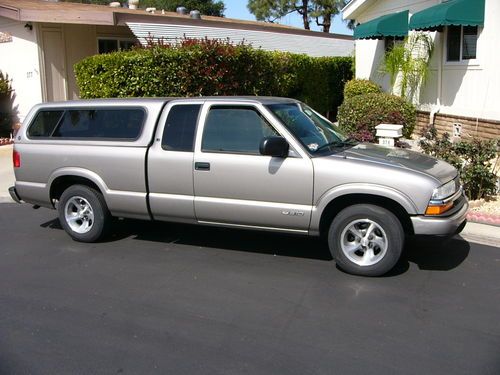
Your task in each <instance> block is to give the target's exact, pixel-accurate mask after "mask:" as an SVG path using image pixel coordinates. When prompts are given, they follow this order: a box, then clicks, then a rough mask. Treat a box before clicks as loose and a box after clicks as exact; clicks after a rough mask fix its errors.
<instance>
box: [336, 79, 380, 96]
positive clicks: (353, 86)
mask: <svg viewBox="0 0 500 375" xmlns="http://www.w3.org/2000/svg"><path fill="white" fill-rule="evenodd" d="M380 92H382V89H381V88H380V86H379V85H377V84H376V83H374V82H372V81H370V80H368V79H352V80H350V81H349V82H347V83H346V84H345V87H344V98H346V99H347V98H352V97H353V96H356V95H363V94H378V93H380Z"/></svg>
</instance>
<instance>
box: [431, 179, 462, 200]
mask: <svg viewBox="0 0 500 375" xmlns="http://www.w3.org/2000/svg"><path fill="white" fill-rule="evenodd" d="M456 191H457V186H456V183H455V180H451V181H449V182H447V183H446V184H444V185H441V186H440V187H438V188H435V189H434V190H433V192H432V198H431V199H432V200H441V199H445V198H448V197H450V196H452V195H453V194H455V192H456Z"/></svg>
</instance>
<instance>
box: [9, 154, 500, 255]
mask: <svg viewBox="0 0 500 375" xmlns="http://www.w3.org/2000/svg"><path fill="white" fill-rule="evenodd" d="M14 181H15V177H14V171H13V169H12V145H8V146H0V203H11V202H13V201H12V199H11V198H10V195H9V192H8V189H9V187H10V186H13V185H14ZM461 236H462V237H463V238H464V239H466V240H467V241H470V242H474V243H480V244H484V245H489V246H496V247H500V228H499V227H495V226H492V225H484V224H477V223H468V224H467V226H466V227H465V229H464V231H463V232H462V234H461Z"/></svg>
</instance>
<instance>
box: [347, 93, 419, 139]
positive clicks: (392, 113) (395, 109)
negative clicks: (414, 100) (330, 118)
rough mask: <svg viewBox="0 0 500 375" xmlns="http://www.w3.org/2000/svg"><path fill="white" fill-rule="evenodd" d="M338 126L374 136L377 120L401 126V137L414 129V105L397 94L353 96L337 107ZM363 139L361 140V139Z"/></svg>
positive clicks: (349, 131) (352, 134)
mask: <svg viewBox="0 0 500 375" xmlns="http://www.w3.org/2000/svg"><path fill="white" fill-rule="evenodd" d="M338 120H339V126H340V127H341V128H342V129H343V130H344V131H345V132H347V133H348V134H350V135H351V136H354V137H355V138H359V137H358V135H359V136H361V135H362V136H363V137H365V138H367V137H366V134H365V133H369V134H371V135H372V136H373V139H374V136H375V132H376V131H375V126H377V125H379V124H381V123H389V124H400V125H403V136H404V137H406V138H409V137H410V136H411V134H412V133H413V129H414V128H415V123H416V121H417V112H416V109H415V106H413V105H412V104H411V103H408V102H407V101H406V100H404V99H402V98H400V97H399V96H394V95H389V94H385V93H380V94H365V95H356V96H353V97H351V98H348V99H345V100H344V103H342V105H341V106H340V107H339V115H338ZM363 140H365V139H363Z"/></svg>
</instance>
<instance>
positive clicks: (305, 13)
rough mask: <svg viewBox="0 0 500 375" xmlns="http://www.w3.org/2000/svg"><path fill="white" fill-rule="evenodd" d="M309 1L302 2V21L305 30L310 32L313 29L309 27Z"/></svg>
mask: <svg viewBox="0 0 500 375" xmlns="http://www.w3.org/2000/svg"><path fill="white" fill-rule="evenodd" d="M308 7H309V0H302V6H301V8H302V11H301V12H300V13H301V14H302V21H303V22H304V29H306V30H310V29H311V27H310V26H309V9H308Z"/></svg>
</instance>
